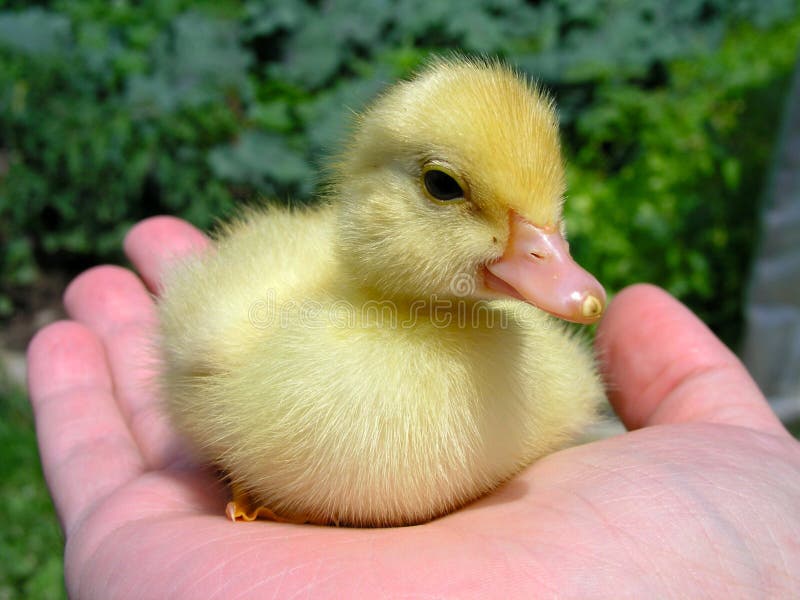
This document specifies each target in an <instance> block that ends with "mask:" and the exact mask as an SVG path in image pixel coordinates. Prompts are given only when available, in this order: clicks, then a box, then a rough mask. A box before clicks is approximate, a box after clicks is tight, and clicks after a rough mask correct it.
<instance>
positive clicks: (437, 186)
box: [423, 169, 464, 202]
mask: <svg viewBox="0 0 800 600" xmlns="http://www.w3.org/2000/svg"><path fill="white" fill-rule="evenodd" d="M423 181H424V182H425V189H426V190H427V191H428V193H429V194H430V195H431V196H432V197H433V198H435V199H436V200H441V201H443V202H446V201H448V200H456V199H458V198H463V197H464V190H462V189H461V186H460V185H459V184H458V182H457V181H456V180H455V179H453V178H452V177H451V176H450V175H448V174H447V173H445V172H444V171H440V170H439V169H430V170H429V171H426V172H425V175H423Z"/></svg>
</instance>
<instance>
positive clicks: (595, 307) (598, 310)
mask: <svg viewBox="0 0 800 600" xmlns="http://www.w3.org/2000/svg"><path fill="white" fill-rule="evenodd" d="M604 308H605V306H604V303H603V301H602V300H600V299H599V298H598V297H597V296H595V295H594V294H587V295H586V297H585V298H584V299H583V302H582V303H581V316H583V318H584V319H588V320H591V321H594V320H596V319H599V318H600V316H601V315H602V314H603V309H604Z"/></svg>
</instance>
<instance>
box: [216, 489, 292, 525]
mask: <svg viewBox="0 0 800 600" xmlns="http://www.w3.org/2000/svg"><path fill="white" fill-rule="evenodd" d="M231 493H232V495H233V498H232V499H231V501H230V502H228V504H227V505H226V506H225V516H227V517H228V518H229V519H230V520H231V521H233V522H234V523H235V522H236V521H255V520H256V519H264V520H266V521H276V522H278V523H295V524H302V523H306V522H307V520H306V519H304V518H302V517H294V518H287V517H284V516H282V515H279V514H278V513H276V512H275V511H273V510H272V509H271V508H269V507H267V506H264V505H263V504H259V503H257V502H255V501H254V500H253V499H252V497H251V496H250V494H248V493H247V492H246V491H245V490H244V489H242V487H241V486H239V485H237V484H235V483H232V484H231Z"/></svg>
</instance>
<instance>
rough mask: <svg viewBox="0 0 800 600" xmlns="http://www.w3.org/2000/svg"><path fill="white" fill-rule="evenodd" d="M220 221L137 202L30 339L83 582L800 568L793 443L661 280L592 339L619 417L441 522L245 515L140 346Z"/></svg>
mask: <svg viewBox="0 0 800 600" xmlns="http://www.w3.org/2000/svg"><path fill="white" fill-rule="evenodd" d="M208 243H209V242H208V241H207V239H206V238H205V237H204V236H203V235H202V234H201V233H200V232H198V231H197V230H195V229H193V228H192V227H191V226H189V225H188V224H186V223H184V222H182V221H179V220H177V219H173V218H168V217H157V218H154V219H150V220H147V221H144V222H143V223H141V224H139V225H138V226H137V227H135V228H134V229H133V230H132V231H131V232H130V234H129V235H128V237H127V239H126V242H125V250H126V252H127V254H128V256H129V257H130V259H131V262H132V263H133V265H134V266H135V268H136V269H137V271H138V273H139V275H138V276H137V275H136V274H134V273H133V272H131V271H128V270H125V269H122V268H120V267H112V266H104V267H97V268H95V269H92V270H90V271H87V272H86V273H84V274H83V275H81V276H80V277H78V278H77V279H76V280H75V281H74V282H73V283H72V284H71V285H70V287H69V288H68V290H67V292H66V294H65V298H64V303H65V305H66V309H67V312H68V314H69V316H70V319H71V320H69V321H62V322H59V323H55V324H53V325H50V326H48V327H47V328H45V329H44V330H42V331H41V332H39V334H38V335H37V336H36V337H35V338H34V340H33V341H32V342H31V345H30V348H29V388H30V397H31V402H32V404H33V407H34V411H35V415H36V427H37V433H38V438H39V448H40V452H41V457H42V463H43V466H44V472H45V476H46V478H47V482H48V485H49V486H50V490H51V492H52V494H53V499H54V502H55V506H56V510H57V512H58V515H59V518H60V520H61V523H62V526H63V528H64V531H65V534H66V550H65V576H66V584H67V589H68V591H69V593H70V596H71V597H72V598H98V599H100V598H103V599H105V598H187V599H189V598H226V599H228V598H270V597H295V596H308V597H313V598H343V597H350V598H358V597H369V598H372V597H414V598H417V597H420V598H421V597H425V598H438V597H458V598H469V597H480V598H490V597H498V598H511V597H521V598H548V597H559V598H588V597H614V598H625V597H631V598H645V597H660V598H666V597H674V598H679V597H691V598H704V597H708V598H741V597H745V598H747V597H752V598H762V597H779V598H786V597H791V596H792V595H793V594H796V593H797V590H798V589H800V541H798V540H800V444H798V442H797V441H795V440H794V439H793V438H792V437H791V436H790V435H789V434H788V433H787V431H786V430H785V429H784V428H783V426H782V425H781V424H780V422H779V421H778V419H777V418H776V417H775V415H774V414H773V413H772V411H771V410H770V409H769V407H768V405H767V403H766V402H765V400H764V398H763V396H762V395H761V393H760V392H759V390H758V388H757V387H756V385H755V384H754V383H753V381H752V380H751V378H750V377H749V375H748V374H747V372H746V371H745V369H744V368H743V367H742V365H741V364H740V363H739V361H738V360H737V359H736V357H735V356H734V355H733V354H731V353H730V352H729V351H728V350H727V349H726V348H725V346H724V345H722V344H721V343H720V342H719V341H718V340H717V339H716V338H715V337H714V336H713V334H712V333H711V332H710V331H709V330H708V329H707V328H706V327H705V326H704V325H703V324H702V323H701V322H700V321H699V320H698V319H697V318H696V317H695V316H694V315H693V314H692V313H691V312H690V311H689V310H688V309H686V308H685V307H684V306H682V305H681V304H679V303H678V302H677V301H675V300H674V299H672V298H671V297H670V296H669V295H667V294H666V293H665V292H663V291H662V290H660V289H658V288H655V287H652V286H645V285H638V286H633V287H631V288H628V289H626V290H624V291H623V292H621V293H620V294H619V295H617V297H616V298H615V299H614V301H613V302H612V303H611V305H610V306H609V308H608V311H607V314H606V315H605V317H604V318H603V321H602V323H601V325H600V329H599V335H598V338H597V340H598V341H597V346H598V351H599V354H600V356H601V359H602V367H603V371H604V375H605V378H606V381H607V382H609V385H610V399H611V402H612V405H613V407H614V409H615V410H616V412H617V414H618V415H619V416H620V418H621V419H622V421H623V422H624V423H625V425H626V426H627V428H628V429H629V430H630V431H629V432H628V433H626V434H624V435H620V436H617V437H613V438H610V439H607V440H604V441H600V442H594V443H591V444H587V445H583V446H579V447H574V448H571V449H568V450H564V451H561V452H558V453H556V454H553V455H550V456H548V457H546V458H544V459H542V460H540V461H539V462H537V463H536V464H534V465H533V466H531V467H530V468H528V469H527V470H525V471H524V472H523V473H522V474H521V475H520V476H518V477H517V478H515V479H514V480H513V481H511V482H510V483H508V484H507V485H505V486H503V487H502V488H501V489H499V490H497V491H496V492H494V493H493V494H491V495H490V496H488V497H486V498H484V499H482V500H479V501H478V502H475V503H474V504H472V505H470V506H467V507H465V508H463V509H461V510H459V511H457V512H455V513H453V514H451V515H449V516H447V517H444V518H441V519H438V520H436V521H434V522H431V523H428V524H426V525H421V526H416V527H405V528H394V529H361V530H360V529H345V528H340V529H337V528H333V527H319V526H299V525H292V524H283V523H273V522H263V521H259V522H254V523H231V522H230V521H227V520H226V519H225V517H224V515H223V509H224V506H225V501H226V490H225V489H224V488H223V487H222V486H221V485H219V484H218V483H216V479H215V477H214V475H213V473H211V472H209V471H205V470H201V469H199V468H197V467H195V466H193V465H192V464H191V462H190V461H189V460H188V459H187V457H186V455H185V452H184V450H183V447H182V444H181V442H180V440H179V439H178V438H177V436H176V434H175V433H174V432H173V430H172V429H171V428H170V425H169V423H168V421H167V420H166V418H165V416H164V414H163V413H162V411H161V408H160V401H159V398H158V396H157V394H156V393H154V392H153V391H152V389H153V386H152V373H153V365H150V366H149V367H148V366H147V364H146V360H144V359H143V357H145V356H147V345H148V343H149V341H148V340H149V339H150V336H151V335H152V330H153V326H154V321H155V310H154V304H153V300H152V297H151V293H157V292H158V287H159V281H160V278H161V276H162V274H163V272H164V269H165V268H166V267H167V266H168V265H169V263H170V262H171V261H172V260H174V259H175V257H177V256H181V255H184V254H187V253H191V252H197V251H199V250H200V249H201V248H203V247H205V246H206V245H207V244H208Z"/></svg>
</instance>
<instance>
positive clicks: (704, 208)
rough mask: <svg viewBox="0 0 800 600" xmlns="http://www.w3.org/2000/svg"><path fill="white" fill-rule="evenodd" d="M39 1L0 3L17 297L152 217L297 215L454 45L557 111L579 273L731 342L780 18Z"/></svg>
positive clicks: (490, 2)
mask: <svg viewBox="0 0 800 600" xmlns="http://www.w3.org/2000/svg"><path fill="white" fill-rule="evenodd" d="M37 4H38V5H39V6H38V7H33V8H31V7H29V3H22V2H8V1H7V2H2V1H0V243H1V244H2V245H3V247H4V248H7V250H6V251H5V252H3V253H2V254H0V276H2V277H3V279H4V280H5V281H6V282H7V285H23V284H25V283H28V282H30V281H32V280H33V279H35V277H36V273H37V269H38V268H39V267H41V266H43V265H44V266H50V265H58V264H62V265H63V264H66V265H77V264H86V263H89V262H95V261H99V260H119V259H120V258H121V257H120V256H119V250H118V249H119V245H120V242H121V238H122V236H123V235H124V233H125V231H126V230H127V229H128V228H129V227H130V225H131V224H132V223H134V222H135V221H137V220H139V219H141V218H143V217H145V216H147V215H150V214H154V213H158V212H168V213H172V214H177V215H179V216H182V217H185V218H187V219H189V220H190V221H192V222H193V223H195V224H197V225H198V226H200V227H203V228H207V227H209V226H210V225H211V224H212V223H213V222H214V220H215V219H216V218H217V217H219V216H225V215H227V214H229V213H230V212H231V211H232V210H234V209H235V206H236V204H237V203H239V202H240V201H243V200H251V199H254V198H256V197H258V196H262V195H266V196H270V197H276V198H278V199H280V200H283V201H307V200H308V199H310V198H311V197H312V196H313V192H314V190H315V189H316V188H317V186H318V184H319V183H320V181H319V179H318V176H317V175H316V173H317V172H318V171H319V167H320V166H321V164H322V163H323V161H324V157H325V156H326V155H328V154H330V153H331V152H333V151H335V148H336V144H337V141H338V140H340V139H341V137H342V135H343V134H344V133H345V131H346V128H347V125H348V121H349V118H350V113H351V112H352V111H353V110H358V109H359V108H361V107H362V106H363V105H364V103H365V102H367V101H368V100H369V98H371V97H372V96H374V95H375V94H376V93H377V92H378V91H379V90H380V89H382V88H383V87H385V86H386V85H387V84H388V83H390V82H392V81H393V80H395V79H397V78H398V77H402V76H405V75H406V74H408V73H409V72H410V71H411V70H413V69H414V68H416V67H417V66H419V65H420V64H421V63H422V62H423V61H424V60H425V59H426V57H427V56H428V55H429V54H430V53H431V52H447V51H452V50H457V51H459V52H463V53H467V54H485V55H496V56H500V57H503V58H505V59H506V60H507V61H508V62H510V63H512V64H515V65H517V66H518V67H519V68H521V69H523V70H525V71H527V72H529V73H531V74H532V75H533V76H535V77H536V78H538V79H540V80H542V81H543V82H544V83H545V84H546V85H547V87H549V88H550V89H551V90H552V91H553V93H554V94H555V95H556V97H557V100H558V103H559V108H560V113H561V118H562V125H563V131H564V138H565V148H566V152H567V155H568V159H569V160H570V165H571V166H570V171H569V176H570V191H569V202H568V205H567V206H568V214H569V217H570V231H571V235H572V242H573V247H574V248H575V250H576V253H577V254H578V256H579V258H581V260H582V261H583V262H584V263H586V265H587V266H588V267H590V268H591V269H593V270H595V271H597V272H598V273H599V274H600V276H601V278H602V280H603V281H604V283H606V284H607V285H608V286H609V287H610V288H611V289H612V290H615V289H619V288H620V287H622V286H623V285H625V284H627V283H631V282H633V281H637V280H648V281H653V282H656V283H659V284H661V285H664V286H666V287H667V288H668V289H670V290H671V291H672V292H673V293H675V294H677V295H678V296H679V297H681V298H682V299H684V300H686V301H688V302H690V303H691V305H692V306H693V308H695V309H696V310H699V311H700V312H701V314H702V316H703V317H704V318H705V319H706V320H707V321H709V322H710V323H711V324H712V325H713V326H714V327H715V328H716V330H717V331H718V332H721V333H723V334H724V335H725V336H726V339H727V340H728V341H729V342H733V341H735V340H736V336H737V332H738V319H739V313H740V311H741V294H742V288H743V285H744V281H745V278H746V273H747V265H748V261H749V257H750V254H751V252H752V246H753V240H754V239H755V227H754V224H755V221H756V215H757V207H758V199H759V196H760V189H761V185H762V181H763V176H764V171H765V168H766V164H767V161H768V158H769V152H770V148H771V145H772V141H773V139H774V134H775V129H776V119H777V115H778V114H779V113H780V104H781V100H782V92H783V89H784V86H785V82H786V79H787V74H788V73H789V72H790V70H791V68H792V64H793V61H794V59H795V51H796V47H797V42H798V37H799V32H798V27H797V24H798V11H797V3H796V2H795V1H794V0H761V1H757V0H738V1H737V2H729V1H727V0H675V1H673V2H670V3H664V2H660V1H657V0H639V1H633V0H581V1H576V0H545V1H541V2H524V1H522V0H472V1H470V2H454V1H453V2H430V1H427V0H398V1H395V2H391V1H389V0H343V1H340V2H339V1H337V2H311V1H303V0H281V1H276V0H273V1H255V0H249V1H245V2H236V1H234V0H225V1H223V2H211V1H208V2H190V1H189V0H169V1H167V2H155V1H146V2H141V3H133V2H129V1H125V0H121V1H117V2H113V3H108V2H101V1H100V0H79V1H74V0H73V1H67V0H62V1H52V2H46V1H45V2H39V3H37ZM76 261H77V263H76ZM2 296H3V295H2V293H0V311H3V310H6V311H7V310H9V308H10V306H9V303H8V300H7V299H6V301H5V307H4V305H3V302H2V301H1V299H2Z"/></svg>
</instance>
